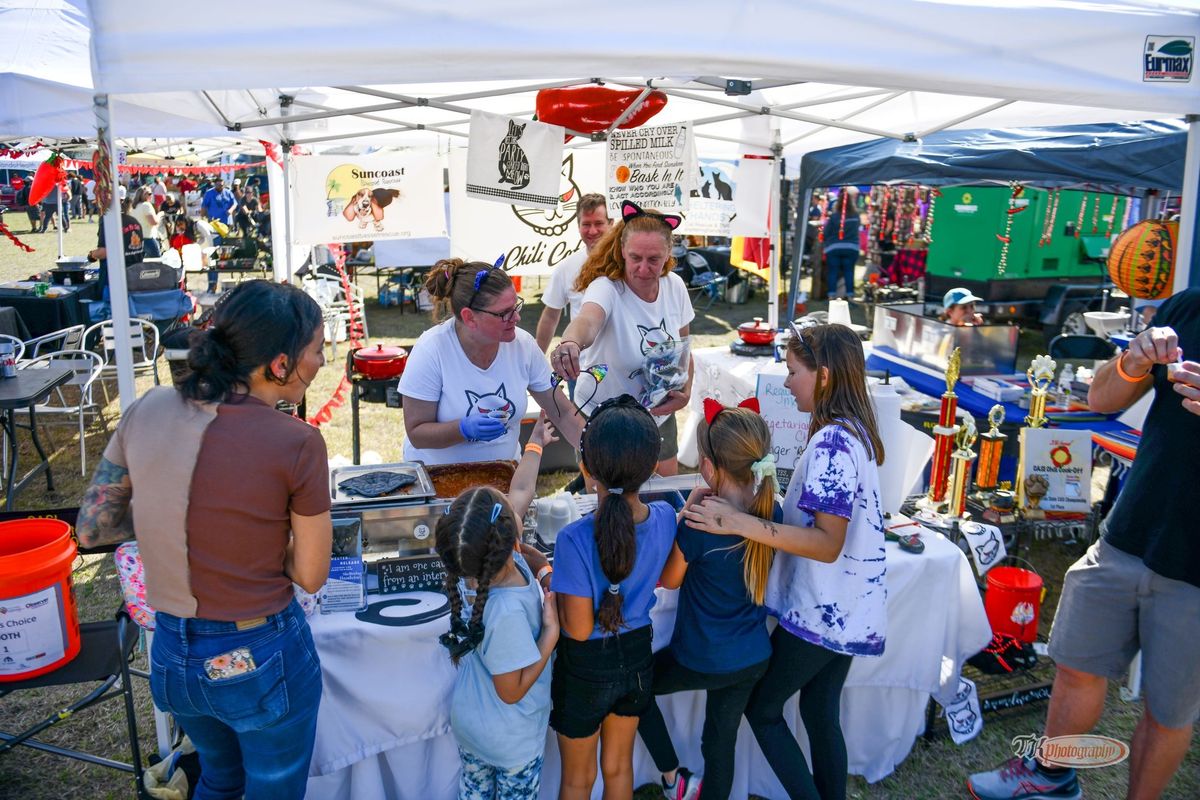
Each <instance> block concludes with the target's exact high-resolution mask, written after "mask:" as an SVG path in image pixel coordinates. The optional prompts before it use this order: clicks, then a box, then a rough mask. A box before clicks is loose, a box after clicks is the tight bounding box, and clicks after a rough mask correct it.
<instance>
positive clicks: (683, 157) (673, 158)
mask: <svg viewBox="0 0 1200 800" xmlns="http://www.w3.org/2000/svg"><path fill="white" fill-rule="evenodd" d="M605 179H606V182H607V187H608V192H607V195H608V209H609V214H610V216H612V217H613V218H614V219H620V217H621V204H622V203H623V202H625V201H626V200H632V201H633V202H634V203H637V204H638V205H639V206H641V207H642V208H654V209H657V210H659V211H663V212H670V213H677V212H681V211H687V210H688V204H689V203H690V201H691V199H692V190H693V189H695V188H697V187H696V146H695V143H694V142H693V141H692V128H691V125H690V124H689V123H678V124H674V125H652V126H643V127H641V128H631V129H629V130H627V131H622V130H615V131H613V132H612V133H611V134H609V137H608V159H607V163H606V164H605ZM730 199H732V197H731V198H730Z"/></svg>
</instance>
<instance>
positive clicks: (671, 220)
mask: <svg viewBox="0 0 1200 800" xmlns="http://www.w3.org/2000/svg"><path fill="white" fill-rule="evenodd" d="M636 217H653V218H654V219H657V220H659V221H661V222H662V223H663V224H664V225H666V226H667V227H668V228H670V229H671V230H675V229H676V228H678V227H679V226H680V225H682V224H683V217H681V216H679V215H678V214H659V213H658V212H657V211H643V210H642V208H641V207H640V206H639V205H638V204H637V203H635V202H633V201H632V200H626V201H625V202H623V203H621V220H622V221H624V222H629V221H630V220H631V219H634V218H636Z"/></svg>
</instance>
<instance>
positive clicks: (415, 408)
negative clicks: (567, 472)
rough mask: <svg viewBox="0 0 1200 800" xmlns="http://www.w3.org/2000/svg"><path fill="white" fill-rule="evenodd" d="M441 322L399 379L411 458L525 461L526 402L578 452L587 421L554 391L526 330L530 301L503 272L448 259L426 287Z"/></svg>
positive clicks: (421, 342)
mask: <svg viewBox="0 0 1200 800" xmlns="http://www.w3.org/2000/svg"><path fill="white" fill-rule="evenodd" d="M425 289H426V290H427V291H428V292H429V295H430V297H432V298H433V299H434V301H435V306H434V319H435V320H437V319H441V318H442V317H446V316H447V313H448V312H449V313H448V318H447V319H445V320H444V321H443V322H441V323H440V324H438V325H435V326H434V327H433V328H430V329H429V330H427V331H425V333H423V334H421V337H420V338H419V339H417V343H416V345H415V346H414V347H413V350H412V353H411V354H410V355H409V357H408V363H407V364H406V365H405V368H404V375H403V376H401V378H400V394H401V395H403V396H404V430H405V433H406V434H407V438H406V440H405V442H404V458H405V459H406V460H409V461H414V460H420V461H423V462H425V463H426V464H458V463H463V462H468V461H492V460H504V459H513V458H519V457H520V456H519V453H518V450H519V442H518V436H519V434H520V428H521V418H522V417H524V416H525V408H526V392H528V393H529V394H531V395H533V398H534V400H536V401H537V403H538V405H540V406H541V407H542V409H543V410H544V411H545V412H546V416H547V417H548V418H549V419H550V422H551V423H552V424H553V425H554V426H555V427H556V428H558V430H559V432H560V433H561V434H562V436H563V438H565V439H566V441H568V442H570V443H571V444H572V445H573V446H575V447H578V446H579V433H580V430H581V429H582V426H583V419H582V417H580V416H579V415H578V414H576V413H573V412H574V410H575V407H574V406H573V405H572V404H571V401H570V400H568V399H567V398H566V395H564V394H563V392H562V390H561V389H560V388H558V386H556V385H555V384H554V383H553V382H552V376H551V374H550V368H549V366H548V365H547V364H546V357H545V356H544V355H543V354H542V350H541V348H539V347H538V345H537V342H536V341H535V340H534V338H533V336H531V335H530V334H529V333H527V332H526V331H524V330H522V329H521V328H519V327H517V324H518V323H519V322H520V321H521V309H522V307H523V306H524V305H525V301H524V300H522V299H521V298H520V297H518V296H517V291H516V289H515V288H514V287H513V283H512V279H511V278H509V277H508V273H506V272H505V271H504V270H503V269H500V268H499V267H494V266H491V265H488V264H484V263H482V262H478V261H469V262H464V261H463V260H461V259H458V258H448V259H444V260H442V261H439V262H437V264H435V265H434V267H433V270H431V271H430V273H429V277H428V278H427V279H426V280H425Z"/></svg>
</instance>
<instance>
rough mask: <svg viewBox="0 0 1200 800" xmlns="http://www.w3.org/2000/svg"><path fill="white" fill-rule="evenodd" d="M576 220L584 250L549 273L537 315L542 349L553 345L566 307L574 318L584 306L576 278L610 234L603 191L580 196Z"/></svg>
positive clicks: (544, 350)
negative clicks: (576, 284)
mask: <svg viewBox="0 0 1200 800" xmlns="http://www.w3.org/2000/svg"><path fill="white" fill-rule="evenodd" d="M576 220H577V221H578V224H579V238H581V239H582V240H583V249H582V250H580V251H578V252H576V253H573V254H571V255H570V256H568V257H567V258H566V259H565V260H563V262H562V263H560V264H559V265H558V266H557V267H555V268H554V272H553V273H552V274H551V275H550V284H549V285H548V286H547V287H546V291H545V292H544V293H543V294H542V305H543V306H544V308H542V315H541V316H540V317H538V324H537V334H536V336H535V338H536V339H537V343H538V347H540V348H541V349H542V352H543V353H544V352H546V348H548V347H549V346H550V340H551V339H553V338H554V334H555V333H556V332H557V331H558V323H559V321H560V320H561V319H562V312H563V309H564V308H566V307H567V306H568V305H570V307H571V317H570V318H571V319H574V318H575V317H576V316H578V314H579V309H580V307H581V306H582V305H583V293H582V292H577V291H575V280H576V278H578V277H579V271H580V270H581V269H583V262H585V261H587V257H588V254H589V253H591V252H592V248H593V247H595V246H596V243H597V242H599V241H600V240H601V239H602V238H603V237H604V234H606V233H608V229H609V227H610V226H611V225H612V220H611V219H609V217H608V204H607V202H606V201H605V199H604V195H602V194H594V193H593V194H585V195H584V196H583V197H581V198H579V208H578V211H577V216H576Z"/></svg>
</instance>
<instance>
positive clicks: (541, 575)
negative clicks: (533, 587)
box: [537, 564, 554, 583]
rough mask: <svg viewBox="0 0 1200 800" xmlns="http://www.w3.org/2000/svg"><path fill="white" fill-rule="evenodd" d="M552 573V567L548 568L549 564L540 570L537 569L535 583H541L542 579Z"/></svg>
mask: <svg viewBox="0 0 1200 800" xmlns="http://www.w3.org/2000/svg"><path fill="white" fill-rule="evenodd" d="M553 572H554V567H552V566H550V565H549V564H547V565H546V566H544V567H542V568H541V569H539V570H538V571H537V582H538V583H541V582H542V578H544V577H546V576H547V575H550V574H551V573H553Z"/></svg>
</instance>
